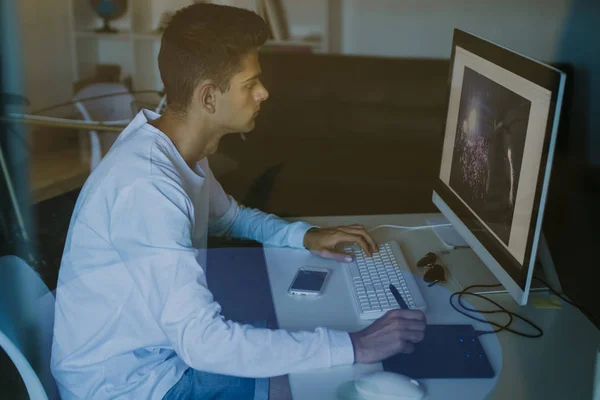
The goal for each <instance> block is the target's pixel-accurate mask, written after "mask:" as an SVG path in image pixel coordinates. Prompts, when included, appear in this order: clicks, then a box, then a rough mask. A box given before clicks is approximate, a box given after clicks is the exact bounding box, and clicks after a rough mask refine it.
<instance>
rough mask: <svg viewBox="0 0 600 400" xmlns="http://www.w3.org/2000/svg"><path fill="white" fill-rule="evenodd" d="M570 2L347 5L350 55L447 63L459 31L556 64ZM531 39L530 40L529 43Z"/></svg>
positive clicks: (393, 0)
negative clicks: (445, 60) (437, 60)
mask: <svg viewBox="0 0 600 400" xmlns="http://www.w3.org/2000/svg"><path fill="white" fill-rule="evenodd" d="M570 2H571V0H536V1H525V2H524V1H522V0H505V1H495V0H454V1H448V0H401V1H398V0H346V1H345V2H344V10H343V12H344V19H343V21H344V22H343V24H344V25H343V33H344V35H343V37H344V44H343V49H344V52H345V53H346V54H364V55H385V56H399V57H431V58H448V57H449V56H450V47H451V44H452V31H453V29H454V28H459V29H463V30H467V31H470V32H472V33H474V34H476V35H481V36H483V37H485V38H487V39H489V40H493V41H499V42H501V43H502V44H503V45H505V46H507V47H511V48H513V49H515V50H517V51H521V52H524V53H527V54H529V55H531V56H533V57H538V58H541V59H549V58H551V57H552V56H553V55H554V53H555V50H556V45H557V43H558V40H559V38H560V35H561V33H562V29H563V21H564V20H565V18H566V16H567V12H568V6H569V4H570ZM524 39H526V40H524Z"/></svg>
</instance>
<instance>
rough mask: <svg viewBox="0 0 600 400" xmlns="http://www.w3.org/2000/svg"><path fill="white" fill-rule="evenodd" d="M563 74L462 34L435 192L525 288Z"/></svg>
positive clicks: (455, 56) (451, 79) (538, 226)
mask: <svg viewBox="0 0 600 400" xmlns="http://www.w3.org/2000/svg"><path fill="white" fill-rule="evenodd" d="M563 75H564V74H562V73H561V72H560V71H558V70H555V69H553V68H551V67H549V66H547V65H544V64H541V63H539V62H536V61H534V60H531V59H530V58H527V57H525V56H521V55H519V54H517V53H514V52H512V51H510V50H507V49H505V48H503V47H501V46H498V45H495V44H493V43H491V42H488V41H486V40H483V39H480V38H478V37H476V36H473V35H470V34H468V33H465V32H462V31H459V30H457V31H455V36H454V42H453V49H452V60H451V71H450V76H449V83H450V85H449V86H450V93H449V104H448V114H447V119H446V126H445V133H444V143H443V150H442V157H441V167H440V174H439V180H438V183H437V185H436V188H435V192H436V194H437V195H438V196H439V197H440V198H441V200H442V201H443V202H444V203H445V205H446V206H447V208H448V209H449V210H450V211H451V213H452V214H454V217H455V218H458V220H460V222H461V224H463V225H464V227H466V228H467V229H468V230H469V233H470V234H471V235H470V236H473V238H474V240H476V241H477V245H478V246H477V247H479V248H481V249H483V250H482V252H485V253H487V254H485V256H491V257H492V258H493V259H494V261H495V262H496V263H497V264H499V265H500V266H501V268H502V269H503V270H504V271H505V272H506V273H507V274H508V275H509V276H510V277H511V280H512V281H514V282H515V283H516V284H517V285H518V286H519V287H520V288H521V290H525V287H526V282H527V279H528V276H530V274H529V268H530V267H532V265H533V262H532V261H535V260H534V258H535V250H536V246H537V241H538V239H539V237H538V236H539V230H540V229H541V217H542V213H543V204H544V201H545V192H546V190H547V183H548V179H549V173H550V165H551V155H552V148H553V141H554V138H555V135H556V126H557V125H558V118H557V117H558V114H559V113H558V112H557V106H558V107H560V104H559V102H558V101H557V100H558V99H559V91H560V92H561V94H562V89H561V87H562V85H564V76H563ZM561 82H563V83H561ZM559 89H560V90H559ZM434 202H435V200H434ZM444 211H445V210H442V212H444ZM467 241H468V240H467ZM471 245H472V246H473V244H472V243H471ZM474 250H476V252H477V249H475V248H474ZM478 254H479V253H478ZM479 255H480V256H481V254H479ZM482 260H483V261H484V262H485V263H486V264H488V262H486V260H485V259H484V258H483V257H482ZM492 272H494V271H492ZM498 279H499V280H500V281H501V282H502V283H504V282H503V279H500V277H498ZM504 280H505V279H504Z"/></svg>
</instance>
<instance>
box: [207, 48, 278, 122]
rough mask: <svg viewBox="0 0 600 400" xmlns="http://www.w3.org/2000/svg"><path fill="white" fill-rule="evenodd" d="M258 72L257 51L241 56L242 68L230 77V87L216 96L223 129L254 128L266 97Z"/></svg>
mask: <svg viewBox="0 0 600 400" xmlns="http://www.w3.org/2000/svg"><path fill="white" fill-rule="evenodd" d="M260 72H261V70H260V64H259V62H258V52H257V51H251V52H249V53H248V54H246V55H245V56H244V57H243V58H242V60H241V71H240V72H238V73H237V74H235V75H234V76H233V77H232V78H231V81H230V82H229V90H228V91H227V92H225V93H222V94H221V93H219V96H217V107H216V112H217V114H216V117H217V120H218V121H219V124H220V125H222V126H223V128H224V129H225V131H226V132H228V133H230V132H231V133H234V132H237V133H241V132H249V131H251V130H252V129H254V124H255V122H254V120H255V118H256V117H257V115H258V110H259V109H260V104H261V103H262V102H263V101H265V100H266V99H267V98H268V97H269V92H267V89H265V87H264V86H263V85H262V83H261V82H260V79H259V76H260Z"/></svg>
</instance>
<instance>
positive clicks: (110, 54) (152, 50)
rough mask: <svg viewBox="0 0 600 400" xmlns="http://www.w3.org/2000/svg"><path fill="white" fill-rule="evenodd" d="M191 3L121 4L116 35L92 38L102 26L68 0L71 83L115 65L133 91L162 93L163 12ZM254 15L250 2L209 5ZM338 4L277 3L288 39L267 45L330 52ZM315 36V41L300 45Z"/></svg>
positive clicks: (224, 0) (324, 0)
mask: <svg viewBox="0 0 600 400" xmlns="http://www.w3.org/2000/svg"><path fill="white" fill-rule="evenodd" d="M193 2H194V0H127V12H126V14H125V15H124V16H123V17H121V18H119V19H118V20H114V21H111V23H110V25H111V27H113V28H116V29H118V30H119V32H118V33H98V32H96V29H97V28H100V27H101V26H102V19H101V18H99V17H98V16H97V15H96V14H95V12H94V10H93V9H92V7H91V4H90V1H89V0H70V18H69V22H70V30H71V33H72V34H71V49H72V63H73V68H72V70H73V74H74V76H73V83H75V82H77V81H80V80H83V79H88V78H91V77H93V76H94V74H95V71H96V65H97V64H119V65H120V66H121V74H122V77H123V78H125V77H131V83H132V88H133V90H162V82H161V79H160V74H159V71H158V64H157V57H158V51H159V49H160V37H161V33H160V32H158V31H157V28H158V26H159V25H160V21H161V18H162V15H163V13H164V12H173V11H175V10H177V9H179V8H182V7H185V6H187V5H189V4H192V3H193ZM212 2H213V3H218V4H225V5H232V6H237V7H243V8H248V9H251V10H253V11H258V3H257V1H256V0H214V1H212ZM336 2H339V0H303V1H302V2H299V1H297V0H283V6H284V8H285V12H286V16H287V20H288V26H289V32H290V36H291V39H290V40H280V41H277V40H269V41H268V42H267V44H266V46H265V48H266V49H269V48H271V49H272V50H274V51H277V50H281V49H283V48H285V49H286V50H293V49H294V48H295V47H296V46H298V47H304V48H306V46H309V47H310V48H311V49H312V51H313V52H315V53H326V52H329V51H330V46H329V44H330V23H329V21H330V20H331V18H330V10H331V5H332V4H335V3H336ZM306 36H313V37H315V36H317V37H318V38H319V39H320V40H316V41H315V40H311V41H308V40H303V39H302V37H306Z"/></svg>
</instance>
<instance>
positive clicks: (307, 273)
mask: <svg viewBox="0 0 600 400" xmlns="http://www.w3.org/2000/svg"><path fill="white" fill-rule="evenodd" d="M330 274H331V271H330V270H329V269H327V268H316V267H301V268H299V269H298V272H296V276H294V279H293V280H292V283H291V284H290V287H289V288H288V293H289V294H293V295H300V296H319V295H321V293H323V289H324V287H325V283H326V282H327V279H328V278H329V275H330Z"/></svg>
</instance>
